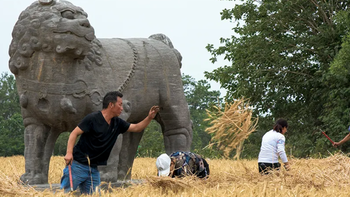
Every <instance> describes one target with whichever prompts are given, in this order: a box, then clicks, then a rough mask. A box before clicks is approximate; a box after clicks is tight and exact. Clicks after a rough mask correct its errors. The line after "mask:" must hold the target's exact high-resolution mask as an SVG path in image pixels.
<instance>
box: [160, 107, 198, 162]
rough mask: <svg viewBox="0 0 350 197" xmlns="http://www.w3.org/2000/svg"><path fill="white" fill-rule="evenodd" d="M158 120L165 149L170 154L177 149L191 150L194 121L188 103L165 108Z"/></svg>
mask: <svg viewBox="0 0 350 197" xmlns="http://www.w3.org/2000/svg"><path fill="white" fill-rule="evenodd" d="M156 120H157V122H158V123H159V124H160V126H161V127H162V132H163V138H164V146H165V151H166V153H167V154H168V155H170V154H171V153H173V152H176V151H190V149H191V143H192V123H191V120H190V117H189V111H188V108H187V105H178V106H177V107H176V106H175V107H172V106H171V107H168V108H165V109H164V110H163V111H161V112H160V113H159V116H157V117H156Z"/></svg>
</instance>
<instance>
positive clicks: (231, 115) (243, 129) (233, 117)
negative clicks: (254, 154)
mask: <svg viewBox="0 0 350 197" xmlns="http://www.w3.org/2000/svg"><path fill="white" fill-rule="evenodd" d="M207 114H208V117H209V118H207V119H205V121H210V124H211V125H212V126H211V127H209V128H207V129H206V130H205V131H206V132H208V133H209V134H212V139H211V144H210V145H209V147H212V146H213V145H214V144H217V146H218V148H219V150H222V151H223V152H224V156H225V157H226V158H228V157H229V154H230V152H231V151H232V150H234V149H236V156H235V158H236V159H239V156H240V153H241V150H242V146H243V142H244V140H245V139H247V138H248V136H249V135H250V134H251V133H253V132H254V131H255V130H256V126H257V123H258V118H253V117H252V110H251V107H250V106H249V102H248V100H246V99H238V100H236V101H234V102H233V103H225V109H224V111H222V110H221V108H220V107H216V106H215V107H214V110H213V111H212V112H211V111H209V110H207Z"/></svg>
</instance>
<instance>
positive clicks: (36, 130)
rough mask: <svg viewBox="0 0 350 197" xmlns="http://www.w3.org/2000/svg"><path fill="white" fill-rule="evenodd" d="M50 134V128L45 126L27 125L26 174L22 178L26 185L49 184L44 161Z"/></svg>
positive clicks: (25, 138)
mask: <svg viewBox="0 0 350 197" xmlns="http://www.w3.org/2000/svg"><path fill="white" fill-rule="evenodd" d="M49 133H50V128H49V127H46V126H45V125H43V124H38V123H31V124H28V125H26V127H25V133H24V143H25V149H24V157H25V173H24V174H23V175H22V176H21V178H20V179H21V181H22V182H24V183H26V184H45V183H48V177H47V172H46V173H45V170H44V169H45V166H44V162H43V160H44V155H45V144H46V141H47V139H48V137H49ZM46 151H48V150H46ZM51 151H52V150H51ZM51 153H52V152H51ZM46 168H47V166H46Z"/></svg>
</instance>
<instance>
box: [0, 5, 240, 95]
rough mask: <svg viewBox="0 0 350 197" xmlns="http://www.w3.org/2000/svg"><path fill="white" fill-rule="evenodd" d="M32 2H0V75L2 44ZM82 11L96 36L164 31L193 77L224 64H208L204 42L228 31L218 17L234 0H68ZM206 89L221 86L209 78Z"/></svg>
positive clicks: (213, 41) (3, 58) (5, 66)
mask: <svg viewBox="0 0 350 197" xmlns="http://www.w3.org/2000/svg"><path fill="white" fill-rule="evenodd" d="M34 1H35V0H1V8H0V27H1V31H0V73H3V72H7V73H9V74H11V72H10V70H9V68H8V61H9V55H8V48H9V45H10V42H11V40H12V36H11V33H12V29H13V26H14V24H15V23H16V21H17V19H18V16H19V15H20V13H21V12H22V11H23V10H24V9H25V8H26V7H28V6H29V5H30V4H31V3H32V2H34ZM70 2H72V3H73V4H74V5H76V6H79V7H81V8H83V9H84V11H85V12H86V13H88V15H89V16H88V19H89V21H90V24H91V25H92V26H93V27H94V29H95V34H96V37H97V38H147V37H149V36H150V35H152V34H155V33H163V34H165V35H167V36H168V37H169V38H170V40H171V41H172V42H173V45H174V47H175V48H176V49H177V50H178V51H179V52H180V53H181V55H182V57H183V59H182V68H181V72H182V73H184V74H187V75H190V76H192V77H193V78H194V79H195V80H196V81H198V80H200V79H205V77H204V71H212V70H213V69H215V68H217V67H221V66H224V65H225V64H228V62H226V61H224V60H222V59H221V60H219V61H218V62H217V63H215V64H212V63H211V62H210V61H209V58H210V57H211V55H210V53H209V52H208V51H207V50H206V49H205V47H206V46H207V44H214V46H215V47H218V46H220V42H219V39H220V37H224V38H228V37H230V36H231V35H232V34H233V31H232V28H233V27H234V24H232V23H230V22H229V21H227V20H225V21H222V20H221V15H220V12H221V11H222V10H223V9H224V8H229V9H231V8H233V7H234V5H235V2H233V1H220V0H70ZM210 84H211V86H212V90H220V91H221V93H222V95H221V96H224V95H223V94H225V93H226V91H225V90H223V89H220V85H219V84H217V83H216V82H213V81H210Z"/></svg>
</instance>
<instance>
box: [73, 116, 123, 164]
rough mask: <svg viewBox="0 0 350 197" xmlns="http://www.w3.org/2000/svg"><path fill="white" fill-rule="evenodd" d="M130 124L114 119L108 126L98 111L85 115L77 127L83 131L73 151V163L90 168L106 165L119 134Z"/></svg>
mask: <svg viewBox="0 0 350 197" xmlns="http://www.w3.org/2000/svg"><path fill="white" fill-rule="evenodd" d="M129 126H130V123H128V122H125V121H124V120H122V119H120V118H118V117H114V118H112V120H111V123H110V124H108V123H107V122H106V120H105V119H104V117H103V115H102V113H101V112H100V111H98V112H93V113H91V114H89V115H87V116H86V117H85V118H84V119H83V120H82V121H81V122H80V123H79V125H78V127H79V128H80V129H81V130H83V132H84V133H83V134H82V135H81V136H80V139H79V141H78V143H77V144H76V145H75V146H74V149H73V158H74V160H75V161H77V162H79V163H82V164H86V165H88V164H89V163H88V159H87V156H89V159H90V166H94V167H95V166H98V165H107V160H108V157H109V154H110V153H111V151H112V148H113V146H114V143H115V142H116V140H117V137H118V135H119V134H122V133H125V132H126V131H127V130H128V129H129Z"/></svg>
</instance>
